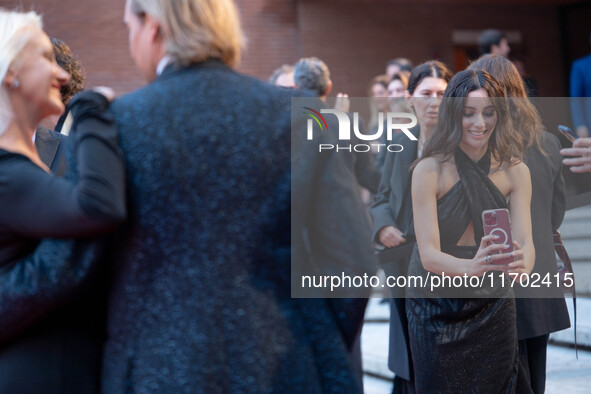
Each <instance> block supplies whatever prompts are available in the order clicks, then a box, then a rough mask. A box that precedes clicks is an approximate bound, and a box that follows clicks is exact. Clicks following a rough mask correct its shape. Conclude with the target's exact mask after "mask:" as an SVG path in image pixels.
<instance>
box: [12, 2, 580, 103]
mask: <svg viewBox="0 0 591 394" xmlns="http://www.w3.org/2000/svg"><path fill="white" fill-rule="evenodd" d="M236 2H237V4H238V7H239V8H240V11H241V14H242V20H243V25H244V30H245V32H246V35H247V37H248V49H247V51H246V52H245V53H244V56H243V61H242V63H241V65H240V67H239V69H240V71H242V72H244V73H247V74H250V75H254V76H257V77H260V78H263V79H266V78H268V76H269V75H270V74H271V72H272V71H273V69H275V68H276V67H277V66H279V65H281V64H282V63H294V62H295V61H296V60H297V59H298V58H300V57H302V56H318V57H320V58H322V59H323V60H325V61H326V63H327V64H328V66H329V68H330V69H331V72H332V77H333V82H334V86H335V87H334V89H335V90H336V91H346V92H348V93H349V94H350V95H354V96H363V95H365V93H366V88H367V82H368V81H369V79H371V78H372V77H373V76H374V75H376V74H378V73H382V72H383V71H384V65H385V62H386V61H387V60H388V59H390V58H393V57H396V56H406V57H409V58H410V59H412V60H413V61H414V62H415V63H419V62H421V61H424V60H428V59H430V58H434V57H435V58H439V59H440V60H443V61H444V62H447V63H448V64H452V63H453V62H454V47H453V43H452V32H453V30H454V29H484V28H487V27H491V26H490V23H491V21H494V23H495V25H494V26H492V27H495V28H499V29H506V30H512V31H519V32H520V33H521V36H522V45H521V47H520V48H521V50H522V52H523V53H524V54H525V57H524V60H525V63H526V66H527V69H528V71H529V73H530V74H531V75H532V76H533V77H534V78H536V79H537V80H538V83H539V87H540V93H541V94H542V95H546V96H562V95H565V94H566V86H565V78H564V77H563V76H564V75H565V73H566V72H567V71H568V70H565V64H564V63H565V62H564V60H563V53H562V50H561V41H560V36H561V33H560V27H559V12H558V7H557V6H555V5H541V6H540V5H534V6H532V5H529V6H525V5H522V6H512V5H500V6H499V5H494V4H492V3H488V4H487V2H468V1H447V2H443V3H441V2H416V1H403V0H398V1H395V0H383V1H369V0H368V1H360V0H359V1H353V0H343V1H331V0H236ZM466 3H471V4H466ZM475 3H478V4H475ZM481 3H485V4H481ZM506 3H507V2H506ZM18 4H23V8H24V9H29V8H31V7H34V9H35V10H37V11H38V12H40V13H42V14H43V16H44V21H45V28H46V31H47V32H48V33H49V34H50V35H52V36H55V37H57V38H60V39H62V40H63V41H65V42H66V43H67V44H68V45H70V47H71V48H72V50H73V51H74V52H75V53H76V54H77V55H78V56H79V57H80V59H81V60H82V62H83V63H84V65H85V67H86V70H87V72H88V84H89V86H94V85H98V84H104V85H110V86H113V87H114V88H115V89H116V90H117V91H118V92H120V93H123V92H127V91H129V90H132V89H134V88H136V87H138V86H141V84H142V83H143V81H142V79H141V76H140V75H139V74H138V72H137V71H136V70H135V68H134V66H133V63H132V61H131V59H130V57H129V54H128V49H127V31H126V28H125V26H124V25H123V8H124V4H125V1H124V0H99V1H90V0H20V1H18V0H0V6H2V7H5V8H14V7H15V6H17V5H18ZM491 16H494V17H491Z"/></svg>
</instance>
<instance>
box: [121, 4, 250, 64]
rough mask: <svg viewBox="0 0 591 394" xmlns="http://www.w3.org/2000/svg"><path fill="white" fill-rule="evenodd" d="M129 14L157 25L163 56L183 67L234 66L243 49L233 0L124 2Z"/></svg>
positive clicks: (242, 36) (238, 19)
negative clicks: (210, 63) (199, 64)
mask: <svg viewBox="0 0 591 394" xmlns="http://www.w3.org/2000/svg"><path fill="white" fill-rule="evenodd" d="M127 2H128V5H129V7H130V10H131V12H132V13H134V14H135V15H137V16H138V17H140V18H141V19H143V18H144V17H145V15H146V14H149V15H151V16H152V17H153V18H154V19H155V20H157V21H158V23H159V24H160V33H161V34H162V38H163V40H164V44H165V49H166V54H167V55H168V56H170V57H171V58H172V60H173V61H175V62H178V63H180V64H183V65H187V64H190V63H195V62H201V61H204V60H207V59H212V58H214V59H220V60H221V61H223V62H224V63H226V64H227V65H229V66H232V67H234V66H236V65H237V64H238V62H239V61H240V53H241V51H242V48H243V46H244V35H243V32H242V28H241V26H240V18H239V16H238V9H237V8H236V4H234V1H233V0H179V1H170V0H127Z"/></svg>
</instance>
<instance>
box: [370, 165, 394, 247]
mask: <svg viewBox="0 0 591 394" xmlns="http://www.w3.org/2000/svg"><path fill="white" fill-rule="evenodd" d="M395 156H396V155H395V154H388V155H386V163H385V164H384V167H383V172H382V178H381V180H380V186H379V188H378V193H377V194H376V195H375V197H374V201H373V204H372V206H371V209H370V213H371V216H372V218H373V234H372V239H373V241H374V242H376V243H380V244H382V245H384V246H389V245H386V244H385V243H384V242H382V240H381V239H380V232H382V231H392V230H398V229H397V228H396V222H395V220H394V215H393V214H392V208H391V207H390V193H391V192H392V190H391V187H390V181H391V177H392V172H393V168H394V165H395V160H394V159H395ZM399 232H400V231H399ZM386 243H387V242H386Z"/></svg>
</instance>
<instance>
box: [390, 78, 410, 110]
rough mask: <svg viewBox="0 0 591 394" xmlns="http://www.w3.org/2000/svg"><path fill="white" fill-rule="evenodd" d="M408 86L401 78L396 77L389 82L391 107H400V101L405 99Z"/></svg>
mask: <svg viewBox="0 0 591 394" xmlns="http://www.w3.org/2000/svg"><path fill="white" fill-rule="evenodd" d="M405 90H406V88H405V87H404V85H403V84H402V81H401V80H400V79H394V80H392V82H390V83H389V84H388V104H389V105H390V108H391V109H392V108H395V107H398V104H399V101H400V100H404V99H403V98H402V97H404V91H405Z"/></svg>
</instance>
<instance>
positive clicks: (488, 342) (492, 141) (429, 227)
mask: <svg viewBox="0 0 591 394" xmlns="http://www.w3.org/2000/svg"><path fill="white" fill-rule="evenodd" d="M504 96H505V94H504V92H503V90H502V88H501V87H500V86H499V84H498V83H497V82H496V81H495V80H494V79H493V78H492V77H491V76H490V74H488V73H487V72H485V71H481V70H475V71H472V70H466V71H462V72H460V73H458V74H456V75H455V76H454V77H453V78H452V80H451V81H450V83H449V85H448V86H447V89H446V91H445V94H444V96H443V99H442V103H441V106H440V109H439V120H438V123H437V127H436V130H435V131H434V133H433V137H432V138H431V139H430V140H429V141H428V142H427V144H426V146H425V150H424V152H423V156H422V158H421V159H420V161H419V162H418V163H417V164H416V166H415V167H414V171H413V174H412V202H413V215H414V226H415V234H416V238H417V247H415V249H414V250H413V253H412V257H411V261H410V267H409V272H408V274H409V275H411V276H421V277H423V278H424V279H426V278H429V277H430V276H433V275H434V276H442V275H444V274H445V275H446V276H448V277H454V276H460V277H467V278H471V277H482V276H483V275H485V274H487V273H488V272H489V271H504V272H505V273H506V274H510V273H511V274H517V275H519V274H527V273H529V272H530V271H531V269H532V267H533V261H534V249H533V242H532V235H531V219H530V210H529V204H530V198H531V183H530V177H529V171H528V169H527V167H526V166H525V164H524V163H523V162H521V161H520V158H521V155H522V151H523V150H522V148H523V146H524V142H523V139H522V138H521V137H520V136H519V135H518V134H516V133H515V132H514V131H513V129H512V125H511V122H510V120H509V118H508V108H507V103H506V102H505V101H504V100H502V98H504ZM499 98H501V100H499ZM508 200H510V201H511V205H510V214H511V220H512V234H513V240H514V241H516V242H514V251H513V252H511V253H510V256H509V254H507V253H504V252H503V251H504V250H505V245H502V244H495V243H494V241H495V236H493V235H488V236H483V224H482V212H483V211H484V210H489V209H499V208H500V209H502V208H507V201H508ZM495 253H498V254H495ZM507 257H513V259H514V261H513V262H512V263H509V264H507V265H501V264H495V262H496V261H500V260H502V259H504V258H507ZM492 277H493V279H494V278H495V276H494V275H493V276H492ZM495 280H496V282H495V285H496V286H492V287H491V288H490V289H489V290H488V291H486V292H485V293H484V295H485V297H486V298H476V297H475V294H474V293H473V292H472V291H471V289H470V288H467V289H465V291H464V293H459V294H457V293H456V294H457V296H458V298H441V294H449V293H448V292H446V291H444V290H441V289H434V291H433V292H430V290H429V288H418V287H417V288H410V289H409V291H408V296H409V299H407V303H406V314H407V318H408V322H409V341H410V347H411V353H412V358H413V366H414V372H415V389H416V391H417V392H432V391H437V392H488V391H490V388H491V387H501V389H500V390H499V391H500V392H507V393H509V392H513V391H514V389H515V384H516V379H517V367H518V353H517V333H516V328H515V300H514V298H512V292H511V290H510V289H509V288H508V283H505V287H501V286H500V284H499V282H498V281H499V280H501V278H500V277H499V276H498V275H497V276H496V279H495ZM505 280H506V282H509V283H510V281H508V278H507V275H506V277H505ZM470 283H472V282H470ZM439 290H441V291H439ZM459 297H467V298H459Z"/></svg>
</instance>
